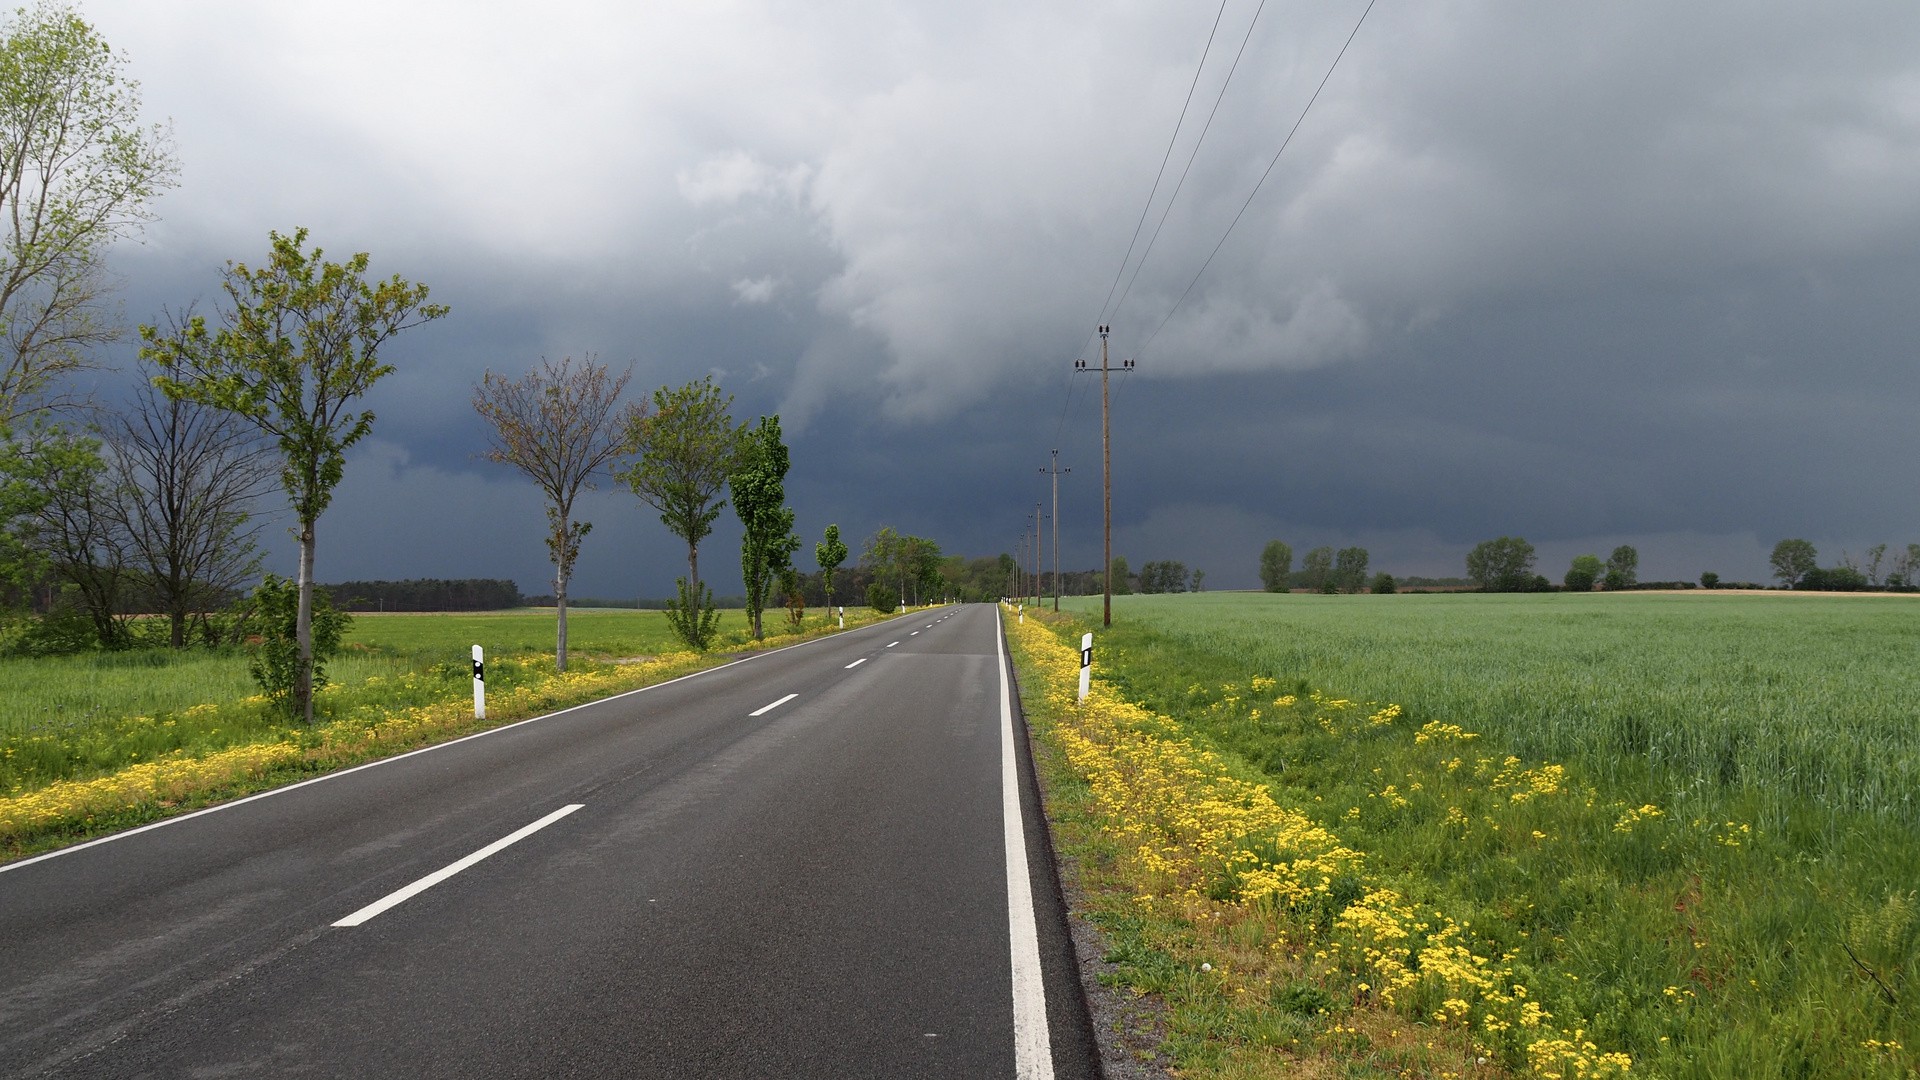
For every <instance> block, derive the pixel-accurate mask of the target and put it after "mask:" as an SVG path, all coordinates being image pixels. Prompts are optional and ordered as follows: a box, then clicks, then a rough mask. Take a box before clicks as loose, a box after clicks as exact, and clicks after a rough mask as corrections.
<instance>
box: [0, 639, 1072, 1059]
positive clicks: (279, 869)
mask: <svg viewBox="0 0 1920 1080" xmlns="http://www.w3.org/2000/svg"><path fill="white" fill-rule="evenodd" d="M1003 658H1004V652H1003V650H1002V648H1001V644H1000V640H999V637H998V625H997V621H996V617H995V612H994V609H993V608H992V607H991V606H985V605H978V606H970V607H956V608H945V609H939V610H936V611H935V612H933V613H932V614H928V615H922V616H907V617H904V618H900V619H895V620H893V621H890V622H888V623H883V624H881V625H878V626H874V627H869V628H864V629H861V630H856V631H851V632H848V633H846V634H842V635H838V636H835V637H831V638H826V639H822V640H819V641H815V642H810V643H807V644H804V645H800V646H796V647H793V648H790V649H786V650H782V651H779V652H774V653H768V654H763V655H759V656H755V657H753V658H751V659H748V660H745V661H742V662H739V663H736V664H732V665H729V666H727V667H723V668H719V669H716V670H713V671H709V672H703V673H701V674H699V675H695V676H691V677H688V678H686V679H682V680H679V681H676V682H673V683H668V684H665V685H662V686H657V687H653V688H649V689H647V690H644V691H640V692H636V693H632V694H628V695H624V696H622V697H618V698H612V699H608V700H606V701H602V702H597V703H595V704H593V705H588V706H584V707H581V708H578V709H572V710H568V711H565V712H562V713H557V714H554V715H552V716H548V717H544V718H541V719H539V720H535V721H530V722H526V723H522V724H518V725H514V726H510V727H505V728H500V729H496V730H494V731H492V732H488V733H486V734H484V735H481V736H476V737H473V738H470V739H467V740H463V741H461V742H458V743H451V744H446V745H443V746H440V747H435V748H432V749H430V750H426V751H420V752H416V753H414V754H411V755H408V756H405V757H401V758H396V759H389V760H387V761H385V762H380V763H376V764H374V765H370V766H363V767H361V768H359V769H357V770H352V771H347V772H342V773H336V774H333V775H330V776H327V777H324V778H322V779H319V780H317V781H311V782H308V783H307V784H305V785H301V786H297V787H294V788H290V789H280V790H279V791H277V792H274V793H271V794H268V795H266V796H261V797H255V798H253V799H251V800H247V801H243V802H240V803H238V804H230V805H229V806H227V807H226V808H224V809H221V810H218V811H217V812H211V813H205V812H203V813H201V814H199V815H195V816H190V817H185V818H180V819H175V820H173V821H171V822H168V823H166V824H164V825H162V826H160V827H150V828H148V829H147V830H145V831H141V832H138V833H137V834H134V835H122V836H120V837H118V838H115V839H111V840H109V841H106V842H97V843H95V844H92V845H90V846H85V847H81V848H77V849H69V850H67V851H65V852H61V853H56V854H55V855H53V856H50V857H42V858H40V859H38V860H32V861H28V862H25V863H15V864H11V865H7V866H0V1075H5V1076H41V1075H47V1076H89V1077H91V1076H98V1077H116V1078H118V1077H235V1076H275V1077H282V1076H303V1075H313V1076H329V1077H335V1076H339V1077H347V1076H380V1077H388V1076H416V1077H462V1078H470V1077H520V1076H527V1077H586V1076H620V1077H632V1076H644V1077H653V1076H659V1077H728V1078H738V1077H835V1078H853V1077H949V1076H951V1077H1011V1076H1020V1077H1046V1076H1057V1077H1062V1078H1079V1077H1093V1076H1097V1075H1098V1067H1097V1065H1096V1063H1095V1051H1094V1044H1093V1039H1092V1035H1091V1031H1090V1030H1089V1024H1088V1021H1087V1018H1086V1009H1085V1004H1084V1000H1083V998H1082V996H1081V992H1080V989H1079V983H1078V981H1077V976H1076V974H1075V968H1074V961H1073V957H1072V952H1071V950H1072V946H1071V943H1070V940H1069V938H1068V936H1067V931H1066V923H1065V913H1064V911H1063V910H1062V909H1061V904H1060V900H1059V894H1058V890H1057V887H1056V882H1055V878H1054V871H1053V868H1052V865H1051V862H1050V855H1049V852H1048V849H1047V846H1046V833H1045V826H1044V823H1043V822H1042V821H1041V819H1040V814H1039V805H1038V799H1037V796H1036V794H1035V788H1034V783H1033V775H1032V766H1031V762H1030V761H1029V760H1028V757H1027V744H1026V738H1025V732H1024V730H1023V728H1022V727H1021V725H1020V719H1019V716H1018V713H1017V702H1016V703H1014V704H1015V710H1014V712H1013V713H1012V714H1011V715H1009V714H1008V713H1007V712H1006V711H1005V706H1004V705H1003V700H1004V699H1003V693H1004V687H1005V685H1006V683H1005V678H1006V675H1005V670H1004V666H1003V665H1004V659H1003ZM789 695H791V696H789ZM776 702H777V704H776ZM769 705H772V706H773V707H772V708H767V706H769ZM1009 793H1011V795H1012V799H1011V801H1010V800H1009V797H1008V796H1009ZM1010 867H1013V868H1015V869H1014V870H1012V871H1011V872H1010V869H1009V868H1010ZM449 871H450V872H449ZM422 886H424V887H422ZM410 887H411V888H410ZM1023 906H1024V911H1023V910H1022V909H1023Z"/></svg>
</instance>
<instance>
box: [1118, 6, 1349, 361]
mask: <svg viewBox="0 0 1920 1080" xmlns="http://www.w3.org/2000/svg"><path fill="white" fill-rule="evenodd" d="M1377 2H1378V0H1367V7H1366V10H1365V11H1362V12H1361V13H1360V19H1359V21H1357V22H1355V23H1354V24H1353V32H1352V33H1349V34H1348V35H1347V40H1346V42H1345V43H1344V44H1342V45H1341V46H1340V52H1339V53H1338V54H1337V55H1335V56H1334V58H1333V63H1331V64H1329V65H1327V73H1326V74H1325V75H1323V76H1321V77H1320V85H1319V86H1316V87H1314V90H1313V96H1312V97H1310V98H1308V99H1307V104H1306V108H1303V109H1301V110H1300V115H1299V117H1298V118H1296V119H1295V120H1294V122H1293V127H1292V129H1291V130H1289V131H1288V132H1287V137H1286V139H1285V141H1283V142H1281V144H1280V149H1278V150H1276V151H1274V154H1273V160H1272V161H1269V162H1267V170H1266V171H1265V172H1263V173H1261V174H1260V180H1259V182H1258V183H1256V184H1254V185H1253V191H1252V192H1250V193H1248V195H1247V201H1246V202H1243V203H1241V204H1240V212H1239V213H1237V214H1235V215H1233V221H1231V222H1230V223H1228V225H1227V231H1226V232H1224V233H1221V234H1220V242H1219V243H1217V244H1215V245H1213V251H1211V252H1210V253H1208V255H1207V261H1206V262H1203V263H1201V264H1200V269H1199V271H1198V272H1196V273H1195V274H1194V275H1193V280H1192V281H1189V282H1187V288H1186V290H1185V291H1184V292H1182V293H1181V294H1180V299H1178V300H1175V301H1174V302H1173V306H1172V307H1171V308H1168V309H1167V314H1166V318H1163V319H1161V320H1160V325H1159V326H1156V327H1154V328H1153V333H1151V334H1149V335H1147V340H1146V342H1145V344H1143V345H1141V346H1140V351H1139V353H1138V354H1136V355H1141V356H1144V355H1145V354H1146V351H1147V348H1148V346H1151V345H1152V344H1153V342H1154V339H1155V338H1157V337H1159V336H1160V331H1162V330H1165V329H1166V328H1167V323H1168V322H1169V321H1170V320H1171V319H1172V318H1173V315H1174V312H1176V311H1179V310H1180V305H1182V304H1184V303H1186V302H1187V297H1188V296H1189V295H1191V294H1192V293H1193V287H1194V286H1195V285H1198V284H1199V283H1200V278H1201V276H1202V275H1204V274H1205V273H1206V272H1207V267H1209V266H1212V265H1213V260H1214V256H1216V255H1219V254H1220V249H1221V248H1223V247H1225V246H1226V243H1227V237H1229V236H1232V235H1233V230H1234V226H1236V225H1239V224H1240V219H1241V217H1243V216H1245V214H1246V212H1247V207H1249V206H1252V205H1253V200H1254V197H1255V196H1257V195H1259V194H1260V188H1261V187H1262V186H1264V185H1265V184H1266V182H1267V177H1269V176H1272V175H1273V167H1274V166H1275V165H1278V164H1280V155H1281V154H1284V153H1286V152H1287V147H1288V146H1289V145H1291V144H1292V143H1293V136H1294V134H1295V133H1296V132H1298V131H1299V130H1300V125H1301V123H1302V122H1304V121H1305V120H1306V118H1307V113H1308V112H1310V111H1312V109H1313V103H1314V102H1316V101H1319V100H1320V91H1322V90H1325V89H1326V88H1327V80H1329V79H1331V78H1333V72H1334V69H1335V68H1338V67H1339V66H1340V60H1341V58H1342V57H1344V56H1346V55H1347V48H1348V46H1350V45H1352V44H1353V39H1354V38H1355V37H1357V36H1359V34H1360V27H1361V26H1363V25H1365V24H1366V21H1367V16H1368V15H1369V14H1371V13H1372V11H1373V5H1374V4H1375V3H1377Z"/></svg>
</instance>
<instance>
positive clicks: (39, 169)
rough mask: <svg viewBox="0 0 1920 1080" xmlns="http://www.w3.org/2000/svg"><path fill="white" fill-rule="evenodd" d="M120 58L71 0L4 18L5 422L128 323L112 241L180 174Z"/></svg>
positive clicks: (0, 181)
mask: <svg viewBox="0 0 1920 1080" xmlns="http://www.w3.org/2000/svg"><path fill="white" fill-rule="evenodd" d="M124 66H125V59H124V57H123V56H121V55H119V54H116V53H115V52H114V51H113V50H112V49H111V48H110V47H109V46H108V45H107V43H106V42H105V41H104V40H103V39H102V38H101V37H100V35H99V34H98V33H96V32H95V31H94V29H93V27H91V26H89V25H87V23H86V22H85V21H84V20H82V19H81V18H80V16H79V15H78V14H76V13H75V12H74V11H73V9H72V8H70V7H68V6H66V5H64V4H60V3H49V2H43V3H40V4H39V5H37V6H35V7H33V8H30V9H22V10H21V11H19V12H18V13H17V15H16V17H15V18H14V19H13V20H12V21H11V22H10V23H9V24H8V25H7V26H6V27H5V28H4V30H3V31H0V427H5V426H7V425H9V424H11V423H13V422H14V421H16V420H18V419H19V418H21V417H22V416H23V415H26V414H27V413H30V412H33V411H35V409H36V408H39V407H44V406H45V405H47V404H49V402H48V401H47V400H46V399H45V396H44V395H45V394H46V393H47V392H48V391H49V389H50V388H51V387H52V385H53V384H54V383H55V382H56V381H57V380H59V379H60V377H61V376H63V375H66V374H68V373H70V372H72V371H74V370H76V369H78V368H81V367H84V366H86V363H87V354H88V352H89V351H90V350H91V349H93V348H94V347H96V346H98V345H101V344H103V343H105V342H109V341H113V340H116V339H117V338H118V337H119V336H120V328H119V326H118V324H117V323H116V322H115V321H114V320H113V319H112V318H111V313H110V312H108V311H107V310H105V304H104V302H103V301H104V299H105V294H106V291H107V282H106V273H105V256H106V250H107V248H108V247H109V246H110V245H111V244H112V243H113V242H114V241H115V240H116V239H119V238H121V237H124V236H128V235H131V234H133V233H137V232H138V231H139V229H140V227H141V226H142V225H143V224H144V223H145V222H147V221H148V220H150V219H151V217H152V214H151V213H150V211H149V210H148V204H149V203H150V202H151V201H152V199H153V198H154V197H156V196H157V195H159V194H160V193H161V192H162V191H164V190H166V189H167V188H169V187H172V186H173V184H174V182H175V176H176V174H177V172H178V166H177V165H176V164H175V161H174V158H173V153H172V146H171V145H170V139H169V137H168V132H167V131H166V129H164V128H160V127H151V128H142V127H141V126H140V116H139V113H140V94H139V84H138V83H135V82H132V81H130V80H128V79H127V78H126V77H125V75H124V74H123V73H122V68H123V67H124ZM55 404H57V402H55Z"/></svg>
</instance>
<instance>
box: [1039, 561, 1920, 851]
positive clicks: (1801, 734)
mask: <svg viewBox="0 0 1920 1080" xmlns="http://www.w3.org/2000/svg"><path fill="white" fill-rule="evenodd" d="M1098 603H1099V600H1098V599H1097V598H1094V599H1092V601H1091V602H1090V603H1089V601H1088V599H1087V598H1081V597H1075V598H1071V599H1069V600H1067V601H1066V604H1067V605H1069V606H1072V607H1074V608H1075V609H1077V610H1082V611H1095V612H1097V610H1098V607H1097V605H1098ZM1115 605H1116V607H1115V611H1116V613H1117V616H1118V617H1119V618H1122V619H1134V620H1142V621H1145V622H1147V623H1149V624H1150V625H1152V626H1153V627H1154V629H1155V630H1156V631H1157V632H1159V633H1160V634H1162V635H1164V636H1165V637H1166V638H1168V639H1170V640H1173V641H1177V642H1180V643H1182V644H1184V645H1187V646H1190V647H1192V648H1194V649H1197V650H1200V651H1203V652H1205V653H1208V654H1211V655H1214V656H1217V657H1219V658H1220V659H1221V660H1222V661H1224V662H1226V663H1227V665H1228V666H1229V667H1232V668H1234V669H1235V670H1237V671H1241V672H1248V671H1259V672H1264V673H1268V674H1271V675H1274V676H1276V677H1279V678H1281V679H1282V680H1283V681H1284V680H1300V679H1304V680H1306V681H1307V682H1308V683H1310V684H1311V685H1312V686H1314V687H1315V688H1319V689H1324V690H1326V691H1328V692H1330V693H1335V694H1339V695H1341V696H1347V697H1359V698H1366V699H1377V700H1380V701H1393V702H1396V703H1398V704H1399V705H1401V706H1402V707H1404V708H1406V709H1408V710H1410V711H1412V712H1414V713H1416V714H1418V715H1421V716H1424V717H1427V718H1428V719H1436V720H1444V721H1446V722H1447V723H1454V724H1460V725H1462V726H1464V727H1467V728H1468V729H1470V730H1473V731H1480V732H1485V733H1486V734H1488V735H1489V736H1496V737H1498V738H1500V739H1501V740H1502V741H1503V742H1505V743H1506V744H1507V745H1509V746H1511V747H1512V748H1513V752H1514V753H1517V754H1521V755H1523V756H1534V757H1545V758H1553V759H1556V760H1577V761H1579V762H1580V763H1581V764H1582V765H1583V766H1585V767H1586V768H1588V769H1590V770H1593V771H1595V772H1597V773H1600V774H1603V775H1612V774H1615V773H1623V775H1622V779H1627V778H1629V777H1631V778H1638V777H1639V776H1641V774H1642V773H1644V772H1645V771H1646V770H1648V769H1652V770H1654V771H1656V772H1658V773H1660V774H1661V775H1662V776H1663V778H1664V781H1663V782H1675V781H1679V782H1691V781H1693V780H1695V779H1699V780H1704V781H1707V782H1710V783H1712V784H1715V785H1717V786H1735V787H1748V788H1754V789H1759V790H1762V791H1766V792H1770V793H1771V792H1785V793H1787V794H1790V795H1792V796H1795V797H1798V798H1802V799H1808V800H1814V801H1817V802H1819V803H1821V804H1824V805H1830V806H1834V807H1839V808H1843V809H1851V810H1867V811H1870V812H1873V813H1879V814H1891V815H1894V816H1897V817H1901V818H1903V819H1905V820H1907V821H1909V822H1912V823H1915V824H1920V596H1917V597H1907V596H1862V597H1835V596H1821V597H1809V596H1803V595H1801V596H1796V595H1792V594H1771V595H1770V594H1764V593H1762V594H1736V595H1718V596H1716V595H1712V594H1697V595H1690V594H1678V595H1673V594H1636V593H1615V594H1608V593H1591V594H1585V595H1577V596H1576V595H1565V594H1553V593H1548V594H1522V595H1512V596H1487V595H1476V594H1471V593H1468V594H1451V595H1449V594H1426V595H1402V596H1371V595H1358V596H1308V595H1292V594H1288V595H1270V594H1265V593H1200V594H1190V595H1185V596H1127V597H1118V598H1116V599H1115Z"/></svg>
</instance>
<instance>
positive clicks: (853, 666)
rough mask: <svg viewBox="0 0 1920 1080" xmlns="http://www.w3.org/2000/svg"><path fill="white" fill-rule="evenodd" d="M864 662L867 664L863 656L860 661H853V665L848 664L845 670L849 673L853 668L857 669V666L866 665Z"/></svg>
mask: <svg viewBox="0 0 1920 1080" xmlns="http://www.w3.org/2000/svg"><path fill="white" fill-rule="evenodd" d="M866 662H867V658H866V657H864V656H863V657H861V658H860V659H858V660H855V661H854V662H853V663H851V664H848V665H847V670H849V671H851V670H852V669H854V668H857V667H859V666H860V665H861V664H864V663H866Z"/></svg>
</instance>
